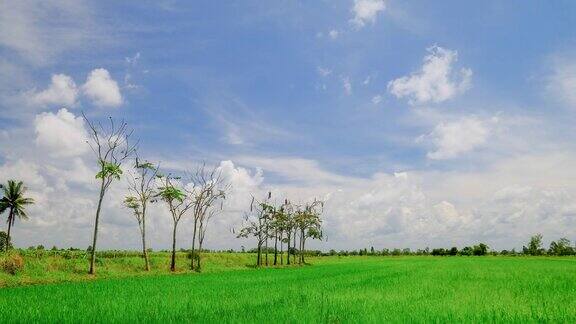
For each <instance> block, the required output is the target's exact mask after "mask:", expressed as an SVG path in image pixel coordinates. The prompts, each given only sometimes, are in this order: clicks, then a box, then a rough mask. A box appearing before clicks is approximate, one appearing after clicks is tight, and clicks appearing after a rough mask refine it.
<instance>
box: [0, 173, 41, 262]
mask: <svg viewBox="0 0 576 324" xmlns="http://www.w3.org/2000/svg"><path fill="white" fill-rule="evenodd" d="M0 188H1V189H2V194H3V197H2V198H1V199H0V214H2V213H4V212H5V211H8V218H7V222H8V232H7V233H6V239H5V241H4V249H5V251H8V249H9V248H10V247H11V244H10V230H11V229H12V226H13V225H14V222H15V221H16V218H19V219H28V215H27V214H26V210H25V208H26V205H31V204H33V203H34V199H32V198H27V197H24V193H25V192H26V187H24V183H23V182H22V181H18V182H16V181H14V180H8V183H7V184H6V185H5V186H4V185H2V186H0Z"/></svg>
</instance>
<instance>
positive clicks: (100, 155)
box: [82, 113, 136, 274]
mask: <svg viewBox="0 0 576 324" xmlns="http://www.w3.org/2000/svg"><path fill="white" fill-rule="evenodd" d="M82 116H83V117H84V120H85V121H86V124H87V125H88V127H89V128H90V131H89V133H90V139H89V140H88V141H87V142H88V145H90V148H91V149H92V151H93V152H94V154H95V156H96V159H97V161H98V168H99V170H98V173H96V179H98V180H100V192H99V194H98V207H97V208H96V216H95V220H94V235H93V237H92V251H91V256H90V270H89V273H90V274H94V273H96V269H95V267H94V264H95V261H96V241H97V238H98V222H99V220H100V211H101V209H102V201H103V200H104V196H105V195H106V192H107V191H108V188H109V187H110V185H111V184H112V182H113V181H114V180H120V176H121V175H122V168H121V167H122V163H123V162H124V161H125V160H126V159H127V158H128V157H130V156H131V155H132V154H133V153H134V152H135V150H136V144H130V142H129V139H130V136H131V135H132V132H131V131H128V130H127V126H128V124H126V123H125V122H124V121H122V122H120V124H119V125H118V124H116V123H115V122H114V120H113V119H112V117H110V118H109V123H108V126H107V127H104V126H103V125H102V124H100V123H98V124H93V123H92V122H90V120H88V118H87V117H86V115H85V114H84V113H82Z"/></svg>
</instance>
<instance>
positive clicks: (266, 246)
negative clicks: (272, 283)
mask: <svg viewBox="0 0 576 324" xmlns="http://www.w3.org/2000/svg"><path fill="white" fill-rule="evenodd" d="M266 232H268V231H266ZM264 253H266V266H268V233H266V251H265V252H264Z"/></svg>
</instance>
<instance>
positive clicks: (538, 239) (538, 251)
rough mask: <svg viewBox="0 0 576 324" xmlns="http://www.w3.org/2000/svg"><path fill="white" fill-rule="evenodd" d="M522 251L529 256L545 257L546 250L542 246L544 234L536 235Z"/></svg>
mask: <svg viewBox="0 0 576 324" xmlns="http://www.w3.org/2000/svg"><path fill="white" fill-rule="evenodd" d="M522 251H523V253H524V254H528V255H543V254H544V253H545V252H546V250H544V248H543V246H542V234H536V235H534V236H532V237H531V238H530V242H529V243H528V247H525V246H524V247H523V248H522Z"/></svg>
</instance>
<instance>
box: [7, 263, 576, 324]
mask: <svg viewBox="0 0 576 324" xmlns="http://www.w3.org/2000/svg"><path fill="white" fill-rule="evenodd" d="M311 262H312V263H314V264H313V265H312V266H303V267H293V268H281V269H254V270H250V271H215V272H211V273H206V274H201V275H196V274H183V275H159V276H147V277H131V278H117V279H108V280H97V281H92V282H75V283H62V284H52V285H40V286H26V287H14V288H3V289H0V319H2V322H57V323H63V322H103V321H104V322H136V321H138V322H147V321H154V322H182V321H186V322H190V321H192V322H276V321H279V322H292V323H299V322H314V323H317V322H374V323H382V322H390V321H391V322H438V323H444V322H506V323H509V322H518V323H519V322H543V321H551V322H571V323H574V322H576V259H575V258H528V257H516V258H514V257H436V258H435V257H397V258H396V257H349V258H345V257H343V258H338V257H327V258H316V259H312V261H311Z"/></svg>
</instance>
